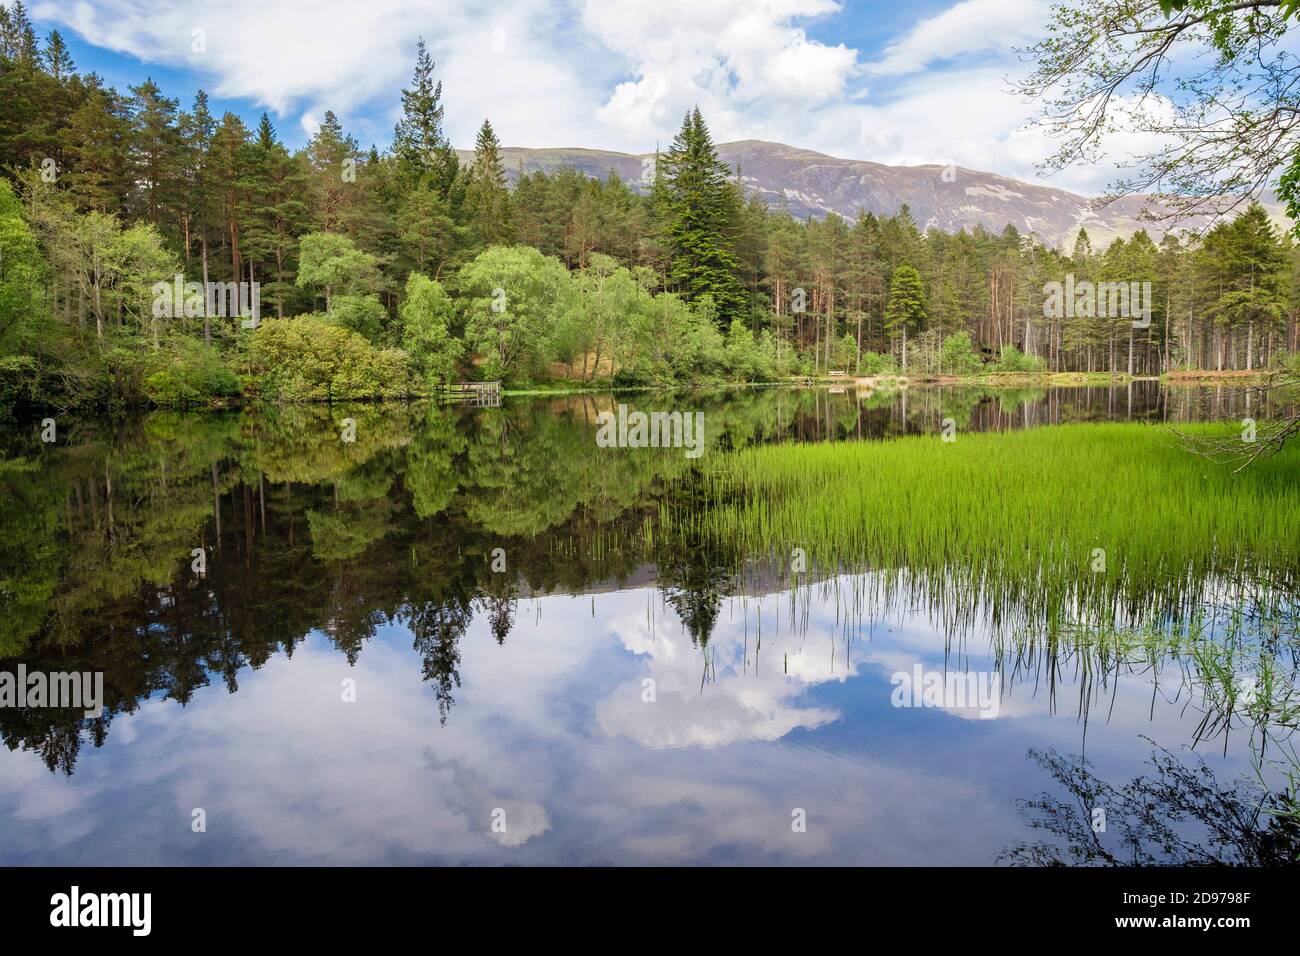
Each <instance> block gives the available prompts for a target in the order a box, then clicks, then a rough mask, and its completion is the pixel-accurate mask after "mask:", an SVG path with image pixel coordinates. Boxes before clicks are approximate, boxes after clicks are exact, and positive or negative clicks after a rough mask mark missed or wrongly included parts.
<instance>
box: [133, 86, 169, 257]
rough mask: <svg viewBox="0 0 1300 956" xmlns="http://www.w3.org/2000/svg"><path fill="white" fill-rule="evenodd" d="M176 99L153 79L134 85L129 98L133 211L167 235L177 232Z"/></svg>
mask: <svg viewBox="0 0 1300 956" xmlns="http://www.w3.org/2000/svg"><path fill="white" fill-rule="evenodd" d="M176 106H177V104H176V100H173V99H168V98H167V97H165V96H163V95H162V90H160V89H159V88H158V84H156V83H155V82H154V81H153V80H151V79H147V80H145V81H144V82H143V83H141V84H140V85H139V86H133V87H131V98H130V100H128V101H127V108H128V114H129V116H130V121H131V159H132V164H131V166H132V168H131V176H132V179H133V181H134V182H135V184H136V187H137V190H138V193H137V195H136V197H135V203H134V207H133V209H132V213H133V214H135V215H138V216H140V217H141V218H142V219H144V220H145V221H146V222H149V223H152V224H153V225H155V226H157V227H158V228H159V230H160V231H162V232H163V234H164V235H176V234H177V232H178V229H177V223H178V220H177V218H175V213H176V211H177V206H178V202H179V188H178V185H179V174H180V170H181V165H182V163H181V137H180V130H179V128H178V127H177V122H176V121H177V115H176Z"/></svg>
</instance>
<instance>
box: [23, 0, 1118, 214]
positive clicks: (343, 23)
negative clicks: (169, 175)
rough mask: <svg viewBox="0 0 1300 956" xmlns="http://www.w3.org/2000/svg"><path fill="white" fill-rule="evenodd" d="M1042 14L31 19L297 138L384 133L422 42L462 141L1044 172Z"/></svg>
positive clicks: (397, 1)
mask: <svg viewBox="0 0 1300 956" xmlns="http://www.w3.org/2000/svg"><path fill="white" fill-rule="evenodd" d="M1045 7H1046V4H1045V2H1043V0H963V2H960V3H957V4H955V5H953V6H952V7H950V8H949V9H947V10H945V11H943V12H941V13H939V14H938V15H936V16H932V17H928V18H926V19H923V20H919V21H918V22H916V23H915V24H914V25H913V26H912V27H911V28H910V29H908V30H906V31H904V32H903V33H902V34H901V35H900V36H899V37H898V38H897V39H896V40H895V41H893V42H891V43H888V44H886V45H885V47H884V50H883V51H882V52H880V53H879V54H876V53H875V52H874V51H862V50H857V49H854V48H852V47H851V46H849V45H847V44H846V43H843V42H836V41H835V39H834V38H828V37H826V36H825V35H819V36H820V38H819V37H818V36H812V35H810V32H809V31H810V30H813V29H814V28H815V27H817V26H818V25H819V24H825V23H828V22H832V23H833V22H837V21H835V20H828V19H827V18H830V17H836V16H843V15H845V11H844V10H843V7H842V4H841V3H839V2H836V0H760V2H757V3H755V2H747V0H716V2H709V3H701V2H699V0H659V2H655V3H645V2H643V0H600V2H597V0H499V2H488V0H367V2H365V3H355V2H353V0H318V2H316V3H314V4H312V6H311V10H310V13H309V14H307V15H304V13H303V10H302V9H301V8H299V7H297V6H296V5H290V4H275V3H267V2H265V0H230V2H228V3H227V4H225V5H223V7H222V8H221V13H220V16H218V15H216V14H214V13H213V12H212V9H213V8H212V7H211V6H210V5H209V4H206V3H204V2H201V0H169V2H167V3H161V2H156V0H97V2H96V3H94V4H93V5H92V4H89V3H85V2H73V0H42V2H38V3H36V4H35V5H34V13H35V15H36V16H37V17H38V18H39V19H41V20H43V21H46V22H49V23H51V24H58V25H60V26H64V27H67V28H68V29H70V30H71V31H73V32H75V33H76V34H77V35H79V36H80V37H81V38H82V39H84V40H86V41H87V42H89V43H92V44H95V45H97V46H99V47H102V48H105V49H109V50H112V51H116V52H118V53H122V54H125V55H128V56H131V57H136V58H138V59H140V60H141V61H143V63H144V67H143V68H142V69H141V70H140V71H139V72H140V75H141V76H143V75H144V74H145V73H146V72H147V69H148V66H149V65H152V64H161V65H164V66H168V67H171V68H176V69H179V70H182V71H185V72H188V73H189V74H191V75H192V76H193V78H194V82H195V84H196V85H197V84H203V85H204V86H205V87H207V88H208V90H209V92H210V93H212V94H214V95H216V96H218V97H221V98H228V99H239V100H243V101H247V102H249V103H250V104H254V105H255V106H261V107H266V108H269V109H271V110H272V111H273V112H274V113H275V114H276V115H277V116H278V117H280V119H281V120H282V122H281V124H280V125H281V127H282V129H284V130H285V131H286V134H287V135H289V136H290V138H291V139H300V138H301V134H298V133H297V128H301V130H303V131H304V132H306V133H307V134H308V135H309V134H310V133H311V132H313V131H314V130H315V128H316V125H317V124H318V123H319V120H320V118H321V116H323V114H324V111H325V110H327V109H332V110H334V111H335V112H336V113H337V114H339V116H340V119H341V120H342V122H343V123H344V126H345V127H346V128H347V129H348V130H349V131H350V132H352V133H353V134H354V135H355V136H356V137H357V139H358V140H359V141H360V142H361V143H362V144H363V145H368V144H370V143H372V142H373V143H377V144H379V145H381V146H383V145H384V144H386V143H387V142H388V140H389V138H390V136H391V131H392V124H393V122H394V121H395V120H396V118H397V116H398V114H399V111H400V100H399V96H398V91H399V90H400V89H401V88H402V87H403V86H404V85H406V84H407V83H408V82H409V79H410V74H411V68H412V65H413V62H414V56H415V49H414V48H415V40H416V37H417V36H420V35H423V36H424V38H425V39H426V41H427V42H428V44H429V47H430V51H431V53H432V55H433V57H434V59H435V61H436V64H437V71H438V76H439V78H440V79H441V80H442V81H443V83H444V95H443V101H444V106H445V109H446V125H447V133H448V135H449V137H450V139H451V140H452V142H453V143H455V144H456V145H458V146H462V147H468V146H469V145H470V144H471V143H472V141H473V136H474V132H475V130H476V129H477V127H478V125H479V124H480V123H481V122H482V120H483V119H484V118H485V117H486V118H489V119H491V120H492V123H493V125H494V127H495V128H496V130H497V133H498V135H499V136H500V138H501V140H502V141H503V142H504V143H506V144H507V145H516V146H533V147H546V146H551V147H558V146H585V147H592V148H604V149H615V150H623V151H627V152H632V153H643V152H648V151H650V150H653V149H654V148H655V147H656V145H664V144H666V143H667V142H668V141H670V140H671V138H672V136H673V135H674V133H675V132H676V130H677V128H678V127H679V126H680V123H681V118H682V115H683V114H684V112H685V111H686V110H688V109H690V108H691V107H692V106H695V105H699V107H700V108H701V110H702V111H703V113H704V115H705V118H706V120H707V121H708V123H709V126H710V129H711V130H712V132H713V135H714V138H715V140H717V141H719V142H725V141H728V140H735V139H767V140H773V141H778V142H784V143H789V144H791V145H794V146H801V147H806V148H810V149H816V150H819V151H822V152H826V153H829V154H831V155H835V156H841V157H847V158H855V159H869V160H875V161H878V162H886V163H905V164H921V163H944V164H946V163H955V164H957V165H959V166H963V167H966V168H970V169H981V170H988V171H992V172H998V173H1002V174H1004V175H1009V176H1014V177H1017V178H1022V179H1036V178H1037V177H1036V171H1035V165H1034V164H1035V163H1036V162H1038V161H1040V160H1042V159H1044V158H1045V157H1046V156H1047V155H1049V154H1050V152H1051V148H1052V144H1051V142H1050V141H1049V140H1048V139H1047V138H1046V137H1045V135H1044V134H1043V133H1042V132H1041V131H1038V130H1028V129H1026V123H1027V122H1028V121H1029V120H1030V119H1031V118H1032V116H1033V113H1034V107H1033V105H1032V104H1028V103H1025V102H1023V101H1021V100H1019V99H1017V98H1016V97H1015V96H1014V95H1013V94H1012V93H1011V92H1010V91H1009V89H1008V88H1007V83H1006V80H1005V77H1006V75H1007V74H1011V75H1016V74H1018V73H1019V72H1020V71H1022V70H1023V69H1024V66H1023V65H1022V64H1020V63H1019V61H1018V60H1016V58H1015V57H1014V55H1013V54H1012V53H1011V48H1012V47H1013V46H1014V45H1017V44H1023V43H1024V42H1026V41H1028V40H1029V39H1030V38H1031V37H1033V36H1035V35H1037V33H1038V31H1039V30H1040V29H1041V25H1042V23H1043V21H1044V19H1045ZM867 15H869V14H867ZM195 29H203V30H206V37H205V41H206V49H205V51H203V52H195V51H193V50H192V43H193V30H195ZM968 55H969V56H973V57H974V58H975V59H974V61H972V60H971V59H970V58H969V56H968ZM873 57H874V58H873ZM872 76H874V77H876V82H877V83H878V84H879V85H878V86H877V85H873V87H872V88H871V90H870V95H868V90H867V87H866V85H865V81H866V80H867V79H868V78H869V77H872ZM284 120H288V122H283V121H284ZM1113 178H1114V170H1113V169H1109V168H1098V169H1092V170H1083V171H1077V172H1071V173H1070V174H1067V175H1064V176H1061V177H1057V178H1056V179H1053V180H1051V181H1050V184H1051V185H1059V186H1061V187H1063V188H1067V189H1076V190H1081V191H1083V190H1086V191H1097V190H1099V189H1100V188H1101V187H1102V186H1104V185H1105V183H1106V182H1107V181H1109V180H1111V179H1113Z"/></svg>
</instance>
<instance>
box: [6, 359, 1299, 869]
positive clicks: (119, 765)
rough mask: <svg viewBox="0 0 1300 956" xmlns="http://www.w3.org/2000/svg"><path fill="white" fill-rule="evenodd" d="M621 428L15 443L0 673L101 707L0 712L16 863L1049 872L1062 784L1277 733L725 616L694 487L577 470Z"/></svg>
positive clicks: (424, 428)
mask: <svg viewBox="0 0 1300 956" xmlns="http://www.w3.org/2000/svg"><path fill="white" fill-rule="evenodd" d="M616 401H625V402H627V403H629V404H632V405H638V406H640V407H647V408H649V407H654V406H655V404H656V401H658V402H659V403H660V404H664V405H665V407H667V406H666V404H665V403H667V402H668V401H669V400H667V399H658V400H655V399H652V398H649V397H645V396H636V395H631V396H625V397H622V398H620V399H615V398H613V397H610V396H599V397H568V398H561V399H540V400H534V399H506V401H505V404H504V405H503V407H501V408H484V409H471V408H455V409H446V408H443V409H438V408H429V407H417V406H411V407H406V406H385V407H356V408H348V409H337V408H335V409H326V408H308V409H303V408H296V409H286V410H282V411H280V412H264V413H252V412H247V413H230V414H207V415H177V414H154V415H149V416H143V417H135V418H130V419H128V420H123V421H119V422H115V423H106V422H102V421H100V422H96V421H86V420H78V421H61V422H60V425H61V428H62V431H61V433H60V437H59V442H58V443H57V444H55V445H53V446H47V445H42V444H40V443H39V441H38V440H37V433H38V431H39V427H38V426H37V425H33V426H32V427H31V428H30V429H18V430H17V431H18V432H19V433H20V434H19V436H18V437H16V438H13V437H11V438H10V439H8V440H9V441H10V442H11V444H10V445H9V446H8V447H6V448H4V449H3V451H4V460H3V462H0V469H2V470H0V495H2V496H3V497H2V498H0V532H3V535H2V543H0V584H3V588H0V657H3V661H0V669H6V670H11V671H12V670H14V669H15V668H16V667H17V665H18V664H19V663H23V664H25V665H26V667H27V668H28V669H29V670H47V671H73V670H75V671H102V672H103V673H104V675H105V677H104V682H105V695H106V698H107V707H106V712H105V715H104V716H103V717H102V718H100V719H98V720H82V719H79V716H78V715H77V714H76V713H74V712H71V711H59V710H41V709H16V708H0V732H2V734H3V740H4V742H5V744H6V749H5V750H3V751H0V863H3V864H6V865H14V864H54V863H58V864H110V863H126V864H146V863H163V864H236V863H252V864H272V863H279V864H284V863H288V864H296V863H420V864H426V863H542V864H559V863H619V864H621V863H652V864H678V863H863V864H939V863H944V864H989V863H993V862H995V861H996V860H998V859H999V854H1000V853H1002V852H1003V851H1006V850H1007V849H1008V848H1011V847H1013V846H1015V845H1017V844H1020V843H1022V842H1026V841H1027V842H1030V843H1032V842H1034V841H1037V840H1040V839H1042V838H1043V834H1042V832H1041V831H1036V830H1034V829H1032V828H1031V827H1030V823H1031V822H1032V820H1033V819H1034V815H1033V811H1032V809H1031V808H1030V809H1027V808H1026V807H1025V806H1024V805H1023V804H1022V803H1021V802H1020V801H1023V800H1027V799H1029V800H1032V799H1035V798H1037V797H1038V796H1039V795H1040V794H1044V793H1046V794H1048V795H1049V796H1050V797H1051V798H1052V799H1056V800H1061V801H1064V802H1065V803H1067V804H1069V805H1071V806H1077V807H1088V806H1089V798H1087V797H1086V795H1085V797H1084V798H1083V799H1080V797H1079V794H1077V793H1076V792H1074V791H1072V790H1071V789H1070V786H1069V778H1068V776H1067V775H1066V774H1064V773H1063V772H1062V769H1061V768H1062V767H1065V768H1069V767H1077V766H1079V763H1078V762H1079V760H1080V758H1081V757H1083V756H1085V755H1086V758H1087V760H1088V761H1089V762H1090V765H1091V767H1092V768H1093V771H1094V772H1095V774H1096V777H1097V778H1098V779H1102V780H1105V781H1107V782H1108V783H1110V784H1111V785H1113V786H1116V787H1121V786H1123V785H1124V784H1126V783H1128V782H1129V781H1130V780H1132V779H1134V778H1136V777H1138V776H1140V775H1143V774H1146V775H1147V776H1149V777H1155V776H1156V774H1157V772H1156V771H1155V770H1154V769H1153V768H1152V766H1151V764H1150V763H1148V761H1149V760H1150V759H1151V758H1152V757H1153V755H1154V756H1156V757H1157V758H1159V757H1160V755H1161V754H1162V753H1163V751H1164V750H1167V751H1168V752H1169V753H1171V754H1173V755H1174V756H1175V757H1176V758H1177V759H1178V760H1179V761H1183V762H1186V761H1191V762H1193V763H1195V762H1196V761H1197V760H1200V759H1203V760H1204V761H1205V763H1206V766H1207V767H1208V768H1209V770H1210V772H1211V773H1212V774H1213V775H1214V778H1215V780H1217V781H1218V785H1222V786H1231V785H1232V784H1233V783H1234V781H1235V780H1237V779H1238V778H1239V777H1241V776H1242V775H1249V774H1251V773H1253V771H1252V769H1251V768H1252V760H1253V757H1252V755H1253V754H1255V753H1258V751H1259V747H1260V742H1261V734H1260V732H1259V729H1258V728H1252V727H1251V726H1249V725H1248V724H1249V722H1248V721H1241V720H1228V721H1227V722H1226V723H1224V722H1223V721H1219V720H1217V719H1216V718H1217V716H1218V715H1216V714H1214V713H1213V707H1212V706H1210V705H1209V704H1208V703H1207V702H1206V701H1205V700H1202V699H1198V696H1197V694H1196V693H1195V691H1194V690H1189V688H1188V686H1187V684H1186V682H1185V681H1183V680H1180V676H1179V675H1180V674H1181V673H1183V672H1184V669H1185V668H1184V667H1183V666H1182V665H1181V664H1180V663H1179V662H1175V661H1171V660H1163V659H1157V660H1155V661H1147V662H1143V663H1141V664H1135V663H1132V662H1128V663H1123V664H1118V665H1115V666H1113V667H1110V668H1102V669H1101V670H1098V669H1096V668H1092V667H1088V666H1085V665H1086V661H1085V660H1084V658H1083V657H1081V656H1078V655H1074V656H1071V655H1068V654H1063V655H1057V656H1053V655H1050V654H1048V655H1043V654H1038V653H1019V654H1012V655H1010V656H1008V654H1007V652H1006V650H1005V644H1003V643H1001V642H1000V641H999V640H998V639H997V637H996V635H995V634H994V633H993V629H994V625H993V624H991V623H990V620H989V618H988V616H987V615H985V614H981V613H980V609H979V608H978V607H975V608H966V609H965V610H966V611H967V612H968V613H966V614H963V615H962V620H963V624H962V626H961V627H960V628H957V629H954V627H953V626H952V625H951V621H949V623H948V624H946V625H945V624H944V623H943V622H942V621H941V620H939V618H940V617H941V615H940V614H939V613H938V612H937V611H936V607H937V605H936V602H935V600H933V597H934V595H933V594H932V593H929V592H932V591H934V590H936V589H939V590H941V589H942V583H941V582H933V581H931V582H928V583H927V584H925V585H924V586H918V587H913V588H910V589H904V590H899V589H897V588H895V589H884V590H882V589H881V588H880V587H879V586H878V585H879V582H878V581H877V580H876V575H875V574H874V573H873V572H869V571H868V572H862V573H843V574H835V575H830V576H826V575H822V576H820V577H817V578H816V579H815V580H812V581H810V582H809V583H807V584H805V586H803V587H802V588H792V587H791V586H790V584H789V583H788V581H787V580H786V579H785V578H784V576H782V575H781V574H780V573H779V572H778V571H777V570H776V569H770V568H767V567H765V566H764V565H763V563H762V562H761V561H754V562H751V564H750V572H749V573H747V574H746V575H745V576H744V579H743V580H741V579H739V578H738V577H737V576H736V575H734V574H733V573H732V572H731V571H730V570H729V569H732V568H734V567H735V566H736V560H735V558H736V556H735V555H729V556H726V560H724V559H723V557H721V556H719V555H718V554H717V553H715V549H712V548H710V547H708V546H705V545H703V544H702V543H700V542H692V541H689V540H681V539H677V540H670V539H668V538H665V537H664V536H663V535H660V534H656V533H655V532H654V531H653V530H652V529H653V527H654V520H655V517H656V515H657V514H659V508H660V506H661V504H663V503H664V502H665V501H670V502H672V503H673V505H674V506H675V507H683V506H684V503H685V506H687V507H689V493H690V488H691V483H690V480H689V478H690V469H691V468H692V467H694V465H693V464H692V463H691V462H689V461H687V460H686V459H685V458H684V456H683V455H682V454H681V453H680V451H661V450H638V451H629V450H609V449H597V448H596V445H595V441H594V434H595V424H594V422H595V416H596V413H597V412H599V411H601V410H603V409H608V408H610V407H611V406H612V405H613V404H614V403H615V402H616ZM678 401H679V402H682V400H678ZM1275 402H1276V399H1273V398H1269V399H1261V397H1260V396H1258V395H1254V396H1252V395H1250V394H1248V393H1244V392H1241V391H1239V390H1232V389H1227V388H1224V389H1161V388H1160V387H1159V386H1157V385H1156V384H1155V383H1147V382H1140V383H1135V384H1134V385H1132V386H1129V387H1120V388H1079V389H1052V390H1026V391H1018V392H998V393H993V392H984V391H978V390H976V391H972V390H957V389H945V390H939V389H913V390H912V391H911V392H909V393H908V394H907V395H906V396H905V397H904V396H901V395H897V394H893V395H881V394H874V395H870V394H859V393H856V392H854V391H853V390H851V389H850V390H849V391H846V392H844V393H829V392H827V391H824V390H807V391H789V390H760V391H755V392H752V393H743V394H739V395H736V394H733V395H715V396H697V397H692V398H691V399H690V400H689V401H687V402H684V403H683V404H679V405H677V406H674V407H687V406H689V407H693V408H700V409H703V410H704V411H705V415H706V418H705V421H706V430H707V441H708V454H725V453H726V452H727V450H728V449H731V448H738V447H743V446H746V445H750V444H755V443H761V442H774V441H803V442H814V441H852V440H858V439H863V440H893V439H894V438H895V437H896V436H899V435H903V434H907V433H913V432H924V433H935V432H937V431H938V430H939V428H940V423H941V421H942V419H944V418H945V417H952V418H954V419H956V420H957V422H958V424H959V427H961V428H963V429H969V430H1009V429H1017V428H1023V427H1051V426H1053V425H1056V424H1061V423H1067V422H1075V421H1106V420H1128V419H1134V420H1143V421H1151V422H1181V421H1190V420H1202V419H1206V418H1241V417H1243V416H1248V415H1257V416H1259V417H1261V418H1267V417H1269V415H1271V414H1275V413H1276V412H1277V411H1279V410H1280V409H1279V408H1278V407H1276V405H1275V404H1272V403H1275ZM345 417H350V418H352V419H353V420H354V422H355V428H356V438H355V441H352V442H345V441H342V440H341V439H340V428H341V425H340V423H341V421H342V419H344V418H345ZM28 431H30V432H31V435H30V436H27V437H24V436H25V435H26V432H28ZM196 549H197V550H198V552H199V553H200V554H201V555H202V557H203V560H204V562H205V564H206V568H205V573H204V574H203V575H199V574H198V573H196V572H195V571H194V570H193V567H192V565H193V562H194V560H195V557H194V554H195V550H196ZM742 557H743V556H742ZM898 570H899V571H900V572H904V573H905V571H906V569H898ZM927 589H929V591H927ZM864 595H866V596H875V597H874V598H873V599H871V600H864V597H863V596H864ZM881 595H883V596H881ZM940 603H941V602H940ZM1295 664H1296V662H1295V661H1294V660H1293V659H1290V658H1287V659H1285V660H1282V661H1281V662H1280V670H1281V672H1284V673H1286V674H1293V673H1294V669H1295ZM918 666H919V667H920V668H921V669H922V671H926V672H928V671H935V672H939V673H941V674H942V673H977V674H984V673H995V672H996V673H997V674H998V675H999V677H1000V680H1001V690H1000V694H999V695H998V697H997V705H996V713H995V714H987V715H981V713H980V712H979V711H978V709H977V708H972V707H965V708H962V707H952V706H948V707H896V706H894V703H893V701H891V695H892V694H893V692H894V690H895V685H894V683H893V682H892V681H891V675H894V674H895V673H897V672H907V673H912V672H914V670H915V669H916V668H917V667H918ZM349 682H352V683H349ZM349 696H354V697H355V700H354V701H351V700H347V701H345V700H344V698H345V697H349ZM649 696H653V700H649V699H647V698H648V697H649ZM1207 715H1208V717H1209V719H1208V720H1207ZM1264 736H1265V738H1267V734H1265V735H1264ZM1265 742H1266V744H1267V741H1265ZM1160 748H1163V750H1162V749H1160ZM1053 755H1056V757H1057V758H1059V760H1060V761H1061V762H1060V763H1057V764H1053V763H1052V760H1053ZM1054 768H1055V769H1056V771H1057V772H1056V773H1053V772H1052V770H1053V769H1054ZM1175 789H1176V788H1175ZM1093 802H1096V801H1095V799H1094V800H1093ZM1103 802H1104V801H1103ZM197 808H202V810H203V811H204V813H205V815H206V832H203V833H195V832H193V829H192V825H191V824H192V819H193V815H194V811H195V810H196V809H197ZM1080 813H1081V814H1082V813H1083V810H1082V809H1080ZM799 819H805V820H806V829H804V830H803V832H797V831H798V829H799V828H798V827H796V826H792V823H795V822H797V821H798V820H799ZM502 820H503V821H504V824H505V825H504V827H501V826H500V825H498V826H496V827H494V821H497V822H498V823H499V822H500V821H502ZM1178 826H1179V828H1180V832H1186V833H1189V834H1193V836H1192V837H1190V838H1191V839H1193V840H1194V839H1195V836H1194V834H1195V832H1196V830H1195V823H1194V821H1189V822H1187V823H1186V825H1185V826H1184V825H1183V824H1179V825H1178ZM1085 829H1086V828H1085ZM1070 839H1075V840H1078V839H1081V837H1080V835H1079V833H1074V835H1073V837H1070V836H1067V837H1065V841H1066V842H1069V840H1070ZM1058 842H1060V841H1059V840H1058Z"/></svg>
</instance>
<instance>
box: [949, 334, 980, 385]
mask: <svg viewBox="0 0 1300 956" xmlns="http://www.w3.org/2000/svg"><path fill="white" fill-rule="evenodd" d="M983 366H984V363H983V362H981V361H980V357H979V355H978V354H977V353H976V351H975V346H974V345H973V344H972V343H971V340H970V333H969V332H954V333H953V334H952V335H950V336H948V337H947V338H946V339H944V340H943V345H942V347H941V348H940V349H939V372H940V374H942V375H971V374H973V373H975V372H978V371H979V370H980V369H981V368H983Z"/></svg>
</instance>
